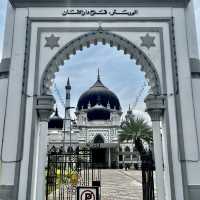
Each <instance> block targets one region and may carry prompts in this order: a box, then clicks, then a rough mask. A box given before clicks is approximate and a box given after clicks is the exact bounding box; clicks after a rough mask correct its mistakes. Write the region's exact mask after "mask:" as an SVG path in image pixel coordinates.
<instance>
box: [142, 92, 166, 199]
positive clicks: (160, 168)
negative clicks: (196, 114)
mask: <svg viewBox="0 0 200 200" xmlns="http://www.w3.org/2000/svg"><path fill="white" fill-rule="evenodd" d="M145 102H146V105H147V112H148V113H149V115H150V117H151V120H152V129H153V143H154V159H155V167H156V191H157V196H158V200H165V199H166V196H165V184H164V161H163V149H162V148H163V145H162V137H161V132H160V118H161V116H162V115H163V110H164V99H163V98H162V97H160V96H159V97H158V96H154V95H148V96H147V98H146V99H145Z"/></svg>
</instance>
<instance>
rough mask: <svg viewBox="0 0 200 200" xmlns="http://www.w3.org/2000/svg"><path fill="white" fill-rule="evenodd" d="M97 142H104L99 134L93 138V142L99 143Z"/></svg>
mask: <svg viewBox="0 0 200 200" xmlns="http://www.w3.org/2000/svg"><path fill="white" fill-rule="evenodd" d="M99 143H104V139H103V137H102V136H101V135H97V136H96V137H95V138H94V144H99Z"/></svg>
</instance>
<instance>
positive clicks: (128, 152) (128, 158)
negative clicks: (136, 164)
mask: <svg viewBox="0 0 200 200" xmlns="http://www.w3.org/2000/svg"><path fill="white" fill-rule="evenodd" d="M130 151H131V150H130V147H128V146H126V147H125V160H130V159H131V154H130Z"/></svg>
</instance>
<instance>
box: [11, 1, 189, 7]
mask: <svg viewBox="0 0 200 200" xmlns="http://www.w3.org/2000/svg"><path fill="white" fill-rule="evenodd" d="M9 1H10V3H11V4H12V5H13V7H16V8H25V7H176V8H185V7H187V5H188V3H189V1H190V0H182V1H181V2H180V1H178V2H177V1H175V2H160V1H158V0H151V1H150V2H149V1H147V0H143V1H141V2H131V1H130V2H123V1H122V2H104V1H102V2H90V1H88V0H87V1H86V2H84V3H83V2H70V3H69V2H68V1H65V0H61V1H60V2H58V1H56V0H53V1H47V0H46V1H45V0H41V1H39V2H35V1H34V0H29V1H28V2H27V1H26V0H9Z"/></svg>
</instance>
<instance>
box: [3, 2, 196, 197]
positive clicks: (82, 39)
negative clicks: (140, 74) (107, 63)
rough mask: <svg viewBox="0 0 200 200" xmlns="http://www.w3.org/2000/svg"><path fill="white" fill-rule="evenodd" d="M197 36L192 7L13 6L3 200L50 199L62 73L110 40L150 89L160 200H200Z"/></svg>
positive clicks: (6, 66) (6, 54) (6, 65)
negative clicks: (56, 83) (54, 88)
mask: <svg viewBox="0 0 200 200" xmlns="http://www.w3.org/2000/svg"><path fill="white" fill-rule="evenodd" d="M195 31H196V29H195V20H194V14H193V1H191V2H189V0H188V1H186V0H170V1H169V0H167V1H164V0H148V1H147V0H143V1H138V0H133V1H129V0H125V1H115V3H114V2H112V1H111V2H109V1H108V2H107V1H94V2H93V1H85V2H81V1H73V2H71V1H62V0H60V1H51V2H49V1H48V2H47V1H46V0H40V1H37V0H29V1H21V0H12V1H10V4H9V5H8V10H7V21H6V30H5V38H4V49H3V59H2V62H1V65H0V90H1V96H0V102H1V105H2V109H1V111H0V127H1V129H0V139H1V141H2V142H1V144H0V145H1V168H0V199H19V200H25V199H26V200H29V199H32V200H38V199H43V191H44V187H45V183H44V181H45V180H44V166H45V162H46V160H45V158H46V152H47V150H46V144H47V140H46V135H47V131H48V119H49V116H50V115H51V113H52V111H53V105H54V98H53V96H52V94H51V85H52V81H53V79H54V76H55V72H57V71H58V70H59V66H60V65H63V64H64V61H66V60H68V59H70V55H73V54H76V51H79V50H82V49H83V48H85V47H89V46H90V44H97V42H102V43H103V44H110V46H111V47H114V48H117V49H118V50H123V51H124V54H129V55H130V58H131V59H134V60H136V63H137V65H139V66H140V67H141V70H142V71H144V72H145V77H146V79H147V80H148V83H149V86H150V88H151V89H150V94H149V95H148V96H147V97H146V100H145V102H146V105H147V111H148V113H149V115H150V116H151V119H152V126H153V136H154V155H155V163H156V174H157V177H156V183H157V190H158V199H159V200H163V199H166V200H198V199H199V196H200V162H199V142H200V127H199V124H198V123H197V120H198V119H200V112H198V111H200V107H199V104H198V103H197V102H199V100H200V96H199V94H198V90H197V88H198V84H199V77H200V64H199V63H200V62H199V60H198V48H197V42H196V32H195ZM11 123H12V124H11ZM160 123H162V125H163V131H162V133H161V132H160Z"/></svg>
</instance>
